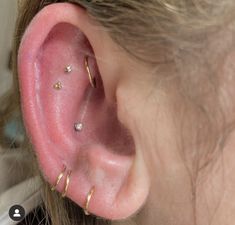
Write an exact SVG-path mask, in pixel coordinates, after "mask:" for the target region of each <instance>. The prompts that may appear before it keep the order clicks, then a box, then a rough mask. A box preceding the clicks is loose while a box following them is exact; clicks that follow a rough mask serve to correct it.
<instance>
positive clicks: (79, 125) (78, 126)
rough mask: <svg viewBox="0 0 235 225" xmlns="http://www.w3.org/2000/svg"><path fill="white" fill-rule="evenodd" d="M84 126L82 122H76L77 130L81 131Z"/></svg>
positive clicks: (75, 127)
mask: <svg viewBox="0 0 235 225" xmlns="http://www.w3.org/2000/svg"><path fill="white" fill-rule="evenodd" d="M82 128H83V124H82V123H75V124H74V129H75V131H77V132H80V131H82Z"/></svg>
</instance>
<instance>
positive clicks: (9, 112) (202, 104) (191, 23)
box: [0, 0, 235, 225]
mask: <svg viewBox="0 0 235 225" xmlns="http://www.w3.org/2000/svg"><path fill="white" fill-rule="evenodd" d="M58 2H70V3H74V4H79V5H80V6H82V7H84V8H86V9H87V12H88V14H89V15H90V16H91V17H93V18H94V19H95V20H96V21H98V22H99V23H100V24H101V25H102V26H103V28H105V29H107V32H109V34H110V35H111V37H112V38H113V40H115V41H116V42H117V43H118V44H119V45H120V46H121V47H122V48H123V49H124V50H125V51H127V52H128V53H129V54H130V55H132V56H133V57H135V58H136V59H137V60H140V61H141V62H143V63H147V64H151V65H156V66H157V65H159V64H167V63H169V62H170V63H172V62H174V64H175V66H176V71H177V76H174V77H170V76H169V77H168V76H167V78H172V79H165V80H167V81H166V82H173V81H177V82H178V83H179V86H178V91H179V93H180V95H181V96H182V99H183V100H182V102H184V103H185V111H184V116H182V118H180V119H181V122H182V125H181V129H182V130H181V131H182V148H184V147H186V146H189V143H184V142H186V141H185V140H190V143H191V145H194V146H199V147H200V148H201V147H202V144H203V147H204V144H205V143H207V145H208V146H209V147H208V149H210V150H211V151H212V150H214V149H216V146H217V145H218V141H216V140H219V141H220V142H219V144H221V143H222V142H223V140H225V137H226V135H227V133H228V132H227V131H226V130H228V126H225V125H224V123H223V122H224V118H223V115H224V114H223V112H222V110H221V108H220V100H219V99H218V93H217V91H218V86H219V79H218V76H217V75H218V74H217V73H216V62H217V61H218V57H222V56H223V55H225V54H226V52H227V50H228V49H229V47H231V46H232V44H233V43H234V41H233V40H230V41H227V42H226V44H221V43H220V44H219V45H218V44H212V42H211V39H212V37H213V38H214V39H215V37H216V36H218V39H219V33H220V32H222V31H224V29H225V27H226V28H227V27H228V25H229V24H230V23H231V22H232V21H233V20H234V17H235V14H234V9H235V2H234V0H223V1H221V0H177V1H176V0H138V1H136V0H94V1H88V0H67V1H66V0H38V1H32V0H25V1H24V4H22V5H21V9H20V12H19V18H18V22H17V28H16V33H15V43H14V51H13V65H14V67H13V69H14V75H15V76H14V78H15V79H14V86H13V87H12V90H11V91H10V93H9V94H8V95H7V96H5V97H4V99H3V100H1V106H0V107H1V108H0V113H1V114H0V127H1V128H3V127H4V126H5V124H6V123H7V121H9V119H10V118H11V117H12V116H13V114H14V113H15V112H19V111H20V100H19V89H18V82H17V66H16V65H17V53H18V48H19V45H20V42H21V38H22V36H23V34H24V32H25V30H26V28H27V26H28V24H29V23H30V21H31V20H32V19H33V17H34V16H35V15H36V14H37V13H38V12H39V11H40V10H41V9H42V8H43V7H45V6H46V5H48V4H52V3H58ZM213 43H214V42H213ZM215 45H216V49H215V48H214V46H215ZM140 46H141V48H140ZM208 48H209V50H208ZM159 52H161V54H163V56H164V57H163V59H164V60H162V61H159V57H158V55H159ZM215 56H218V57H215ZM155 75H156V78H157V76H158V75H157V74H155ZM165 78H166V77H165ZM163 81H164V79H163ZM160 83H161V85H163V82H162V81H161V82H158V84H160ZM156 88H157V87H156ZM212 112H213V114H212ZM185 115H186V116H185ZM195 118H197V120H199V121H200V122H199V123H198V124H193V126H192V125H191V126H188V125H189V124H192V123H193V121H195V120H196V119H195ZM202 124H203V128H204V129H201V128H202V127H201V126H202ZM186 128H187V129H186ZM230 128H231V126H229V129H230ZM189 130H190V131H189ZM199 131H200V132H199ZM186 133H187V135H186ZM208 133H210V135H207V134H208ZM189 134H190V137H189ZM221 134H223V136H221ZM1 138H2V140H3V138H4V135H3V132H1ZM208 143H209V144H208ZM191 145H190V146H191ZM22 146H23V147H22V149H24V150H25V151H29V149H31V146H30V143H29V141H28V140H27V138H26V140H25V142H24V143H22ZM221 146H222V145H220V149H221ZM211 151H209V152H211ZM30 152H31V155H32V156H33V151H31V150H30ZM208 154H209V153H208ZM199 158H200V156H199ZM32 160H36V159H35V157H34V156H33V157H32ZM198 169H200V168H198ZM33 171H34V173H35V174H40V172H39V170H38V169H37V167H36V168H35V170H33ZM43 199H44V204H45V207H46V210H47V212H48V213H49V215H50V218H51V221H52V224H56V225H68V224H106V223H107V224H108V223H110V222H109V221H103V220H97V219H96V218H93V217H88V218H87V217H85V216H84V215H83V212H82V210H81V209H80V208H79V207H78V206H77V205H75V204H74V203H72V202H71V201H70V200H68V199H66V200H62V199H61V198H60V197H59V196H58V195H57V193H51V192H50V190H49V185H48V184H47V183H45V185H44V198H43Z"/></svg>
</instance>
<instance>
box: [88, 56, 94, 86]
mask: <svg viewBox="0 0 235 225" xmlns="http://www.w3.org/2000/svg"><path fill="white" fill-rule="evenodd" d="M85 67H86V70H87V74H88V77H89V81H90V84H91V86H92V87H93V88H96V79H95V77H92V75H91V70H90V68H89V65H88V56H86V57H85Z"/></svg>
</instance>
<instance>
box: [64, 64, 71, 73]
mask: <svg viewBox="0 0 235 225" xmlns="http://www.w3.org/2000/svg"><path fill="white" fill-rule="evenodd" d="M72 70H73V69H72V66H71V65H69V66H66V67H65V69H64V72H65V73H71V72H72Z"/></svg>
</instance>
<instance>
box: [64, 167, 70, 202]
mask: <svg viewBox="0 0 235 225" xmlns="http://www.w3.org/2000/svg"><path fill="white" fill-rule="evenodd" d="M71 173H72V171H69V172H68V175H67V177H66V185H65V189H64V192H63V194H62V198H64V197H65V196H66V194H67V191H68V188H69V182H70V176H71Z"/></svg>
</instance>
